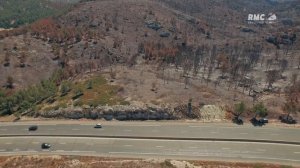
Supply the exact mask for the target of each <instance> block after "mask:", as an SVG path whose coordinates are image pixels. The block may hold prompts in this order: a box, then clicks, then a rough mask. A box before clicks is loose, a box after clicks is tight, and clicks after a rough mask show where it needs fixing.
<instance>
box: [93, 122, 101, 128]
mask: <svg viewBox="0 0 300 168" xmlns="http://www.w3.org/2000/svg"><path fill="white" fill-rule="evenodd" d="M94 128H102V124H100V123H98V124H96V125H95V126H94Z"/></svg>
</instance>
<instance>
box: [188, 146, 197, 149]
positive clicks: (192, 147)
mask: <svg viewBox="0 0 300 168" xmlns="http://www.w3.org/2000/svg"><path fill="white" fill-rule="evenodd" d="M189 148H190V149H197V148H198V147H195V146H190V147H189Z"/></svg>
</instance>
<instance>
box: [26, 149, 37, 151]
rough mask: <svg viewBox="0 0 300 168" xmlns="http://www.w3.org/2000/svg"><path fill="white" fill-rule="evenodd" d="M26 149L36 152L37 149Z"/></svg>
mask: <svg viewBox="0 0 300 168" xmlns="http://www.w3.org/2000/svg"><path fill="white" fill-rule="evenodd" d="M27 151H30V152H37V151H36V150H34V149H28V150H27Z"/></svg>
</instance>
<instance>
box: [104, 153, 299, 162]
mask: <svg viewBox="0 0 300 168" xmlns="http://www.w3.org/2000/svg"><path fill="white" fill-rule="evenodd" d="M108 153H109V154H132V155H156V156H157V155H160V156H193V157H200V156H213V155H209V154H193V155H187V154H185V153H150V152H149V153H146V152H145V153H142V152H108ZM222 157H224V158H240V156H222ZM242 158H243V159H268V160H283V161H292V162H299V161H300V160H295V159H284V158H272V157H255V156H254V157H252V156H247V157H242Z"/></svg>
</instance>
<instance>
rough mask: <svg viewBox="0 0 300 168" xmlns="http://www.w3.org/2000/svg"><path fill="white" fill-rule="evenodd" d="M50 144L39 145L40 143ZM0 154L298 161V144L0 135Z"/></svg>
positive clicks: (286, 162)
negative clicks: (43, 146) (4, 136)
mask: <svg viewBox="0 0 300 168" xmlns="http://www.w3.org/2000/svg"><path fill="white" fill-rule="evenodd" d="M43 142H47V143H50V144H51V145H52V147H51V148H50V149H49V150H43V149H41V143H43ZM0 144H1V145H0V154H1V155H14V154H18V155H20V154H66V155H70V154H71V155H92V156H113V157H137V158H174V159H177V158H178V159H195V160H197V159H207V160H228V161H252V162H253V161H255V162H272V163H280V164H288V165H300V146H299V145H281V144H268V143H244V142H211V141H178V140H172V141H169V140H146V139H142V140H141V139H118V138H76V137H64V138H61V137H10V138H8V137H7V138H0Z"/></svg>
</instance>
